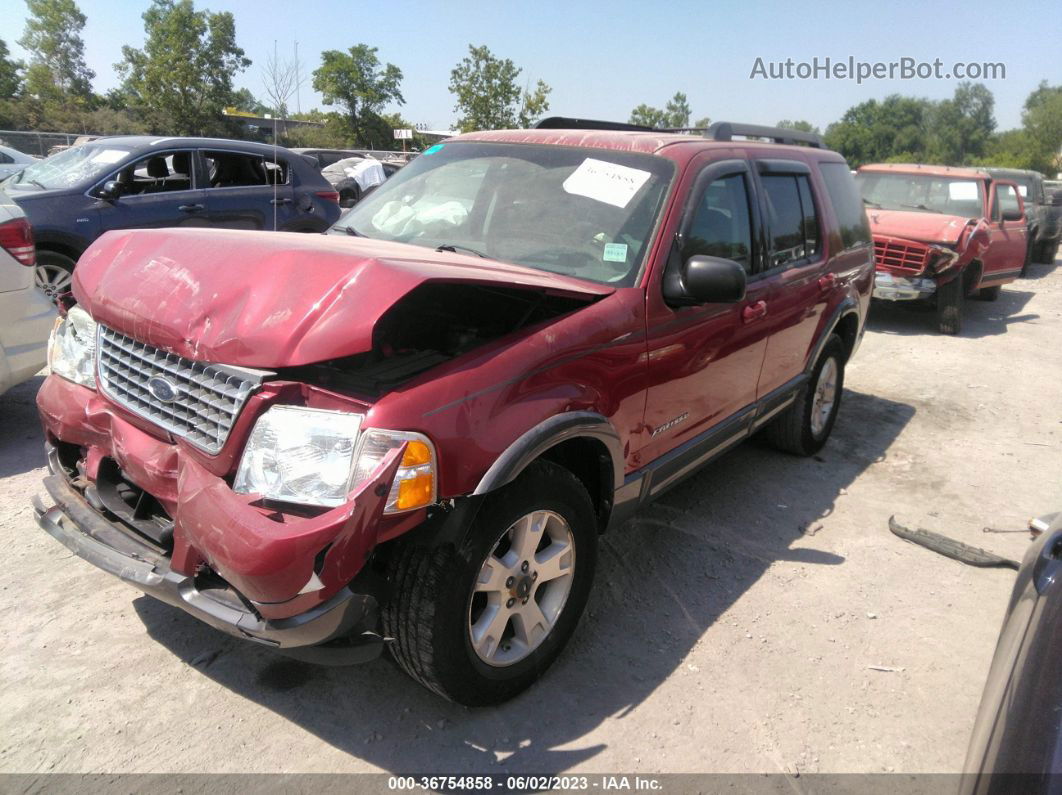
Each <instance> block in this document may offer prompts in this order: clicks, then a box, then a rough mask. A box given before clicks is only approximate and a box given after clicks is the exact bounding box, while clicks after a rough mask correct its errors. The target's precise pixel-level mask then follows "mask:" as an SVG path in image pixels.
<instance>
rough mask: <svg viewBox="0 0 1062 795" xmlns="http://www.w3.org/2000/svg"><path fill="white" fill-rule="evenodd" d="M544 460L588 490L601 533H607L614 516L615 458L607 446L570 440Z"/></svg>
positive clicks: (588, 440)
mask: <svg viewBox="0 0 1062 795" xmlns="http://www.w3.org/2000/svg"><path fill="white" fill-rule="evenodd" d="M542 458H543V459H545V460H547V461H552V462H553V463H554V464H558V465H560V466H562V467H564V468H565V469H567V470H568V471H569V472H571V473H572V474H573V475H575V477H577V478H578V479H579V480H580V482H581V483H582V484H583V486H585V487H586V491H587V493H588V494H589V495H590V501H591V502H592V503H593V504H594V513H595V514H597V522H598V530H599V531H604V529H605V527H606V526H607V524H608V517H609V514H610V513H611V512H612V498H613V491H614V489H613V480H612V478H613V474H614V473H613V472H612V457H611V456H610V455H609V452H608V448H607V447H605V445H604V443H603V442H600V441H598V440H597V439H591V438H589V437H586V436H577V437H575V438H574V439H567V440H565V441H563V442H561V443H560V444H558V445H555V446H553V447H551V448H549V449H548V450H547V451H546V452H544V453H543V454H542Z"/></svg>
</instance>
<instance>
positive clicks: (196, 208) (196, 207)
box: [177, 204, 204, 213]
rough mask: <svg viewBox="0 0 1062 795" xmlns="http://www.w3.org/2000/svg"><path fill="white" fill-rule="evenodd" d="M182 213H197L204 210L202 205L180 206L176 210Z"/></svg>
mask: <svg viewBox="0 0 1062 795" xmlns="http://www.w3.org/2000/svg"><path fill="white" fill-rule="evenodd" d="M177 209H178V210H180V211H181V212H182V213H197V212H199V211H200V210H202V209H204V207H203V205H202V204H182V205H181V206H179V207H178V208H177Z"/></svg>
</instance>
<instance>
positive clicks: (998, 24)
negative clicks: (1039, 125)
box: [0, 0, 1062, 129]
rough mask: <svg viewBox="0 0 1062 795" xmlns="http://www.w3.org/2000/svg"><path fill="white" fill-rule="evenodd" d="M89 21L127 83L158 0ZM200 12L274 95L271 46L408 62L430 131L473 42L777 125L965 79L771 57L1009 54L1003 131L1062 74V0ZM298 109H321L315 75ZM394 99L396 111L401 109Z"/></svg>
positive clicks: (604, 101) (464, 0) (91, 52)
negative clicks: (853, 70) (813, 75)
mask: <svg viewBox="0 0 1062 795" xmlns="http://www.w3.org/2000/svg"><path fill="white" fill-rule="evenodd" d="M77 1H78V4H79V5H80V7H81V10H82V11H83V12H84V13H85V15H86V16H87V17H88V23H87V25H86V26H85V31H84V37H85V46H86V55H87V60H88V64H89V66H90V67H91V68H92V69H94V70H95V71H96V73H97V77H96V81H95V88H96V90H97V91H101V92H102V91H106V90H107V89H108V88H111V87H113V86H114V85H116V83H117V82H118V81H117V77H116V76H115V74H114V68H113V65H114V63H115V62H116V61H118V60H120V58H121V47H122V45H123V44H131V45H133V46H137V47H139V46H141V45H142V43H143V39H144V30H143V22H142V20H141V18H140V15H141V14H142V13H143V10H144V9H145V8H146V7H147V6H148V2H147V0H121V2H119V1H118V0H77ZM196 5H197V7H198V8H210V9H211V10H214V11H231V12H232V13H233V14H234V16H235V18H236V35H237V39H238V41H239V44H240V46H241V47H243V48H244V50H245V51H246V54H247V56H248V57H249V58H251V59H252V60H253V61H255V63H254V64H253V65H252V66H251V67H250V68H249V69H248V70H247V71H246V72H244V73H243V74H241V75H240V76H239V77H238V79H237V85H238V86H242V87H246V88H249V89H250V90H251V91H252V92H253V93H254V94H255V95H256V96H260V97H264V91H263V89H262V77H261V65H262V64H263V63H264V61H265V58H266V56H267V54H268V53H269V51H270V50H271V49H272V47H273V41H274V40H276V41H277V46H278V48H279V49H280V50H281V52H282V53H284V52H287V53H290V52H291V51H292V49H293V46H294V42H295V40H298V42H299V54H300V60H301V61H302V63H303V64H304V65H305V67H306V70H307V72H311V71H312V70H313V69H315V68H316V67H317V66H318V65H319V64H320V53H321V51H322V50H326V49H345V48H347V47H349V46H351V45H353V44H358V43H366V44H370V45H372V46H375V47H378V48H379V57H380V59H381V60H382V61H385V62H391V63H394V64H396V65H397V66H399V67H400V68H401V69H402V71H403V73H404V75H405V79H404V81H403V83H402V92H403V94H404V95H405V99H406V104H405V106H403V107H401V108H398V110H400V111H401V113H402V115H403V116H404V117H405V118H407V119H409V120H410V121H411V122H421V123H425V124H427V125H428V126H429V127H431V128H440V127H447V126H449V125H450V124H451V123H452V121H453V120H454V118H455V114H454V111H453V97H452V95H451V94H450V93H449V91H448V85H449V78H450V70H451V69H452V68H453V67H454V65H455V64H457V62H458V61H460V60H461V58H462V57H464V55H465V54H467V48H468V45H469V44H470V43H472V44H477V45H479V44H486V45H487V46H488V47H490V48H491V50H492V51H493V52H494V54H495V55H498V56H502V57H506V58H511V59H512V60H513V62H514V63H515V64H516V65H517V66H519V67H522V68H523V73H522V74H521V79H528V80H530V81H531V82H532V84H533V83H534V81H535V80H538V79H542V80H545V81H546V82H547V83H548V84H549V85H550V86H552V87H553V93H552V95H551V97H550V103H551V108H550V113H551V114H557V115H570V116H583V117H587V118H602V119H617V120H626V118H627V116H628V115H629V113H630V111H631V109H632V108H634V107H635V106H636V105H638V104H639V103H642V102H645V103H648V104H650V105H654V106H657V107H662V106H663V105H664V103H665V102H666V101H667V99H668V98H669V97H671V95H672V94H674V93H675V91H684V92H685V93H686V94H687V96H688V97H689V103H690V105H691V107H692V110H693V117H694V118H695V119H696V118H698V117H701V116H710V117H711V118H712V119H713V120H720V119H726V120H732V121H745V122H754V123H761V124H773V123H775V122H777V121H778V120H780V119H807V120H808V121H810V122H812V123H813V124H816V125H818V126H820V127H823V128H825V126H826V125H827V124H828V123H830V122H831V121H834V120H836V119H837V118H838V117H839V116H840V115H841V114H842V113H843V112H844V111H845V110H846V109H847V108H848V107H850V106H851V105H853V104H856V103H858V102H862V101H864V100H867V99H870V98H872V97H873V98H879V99H880V98H881V97H884V96H886V95H888V94H891V93H896V92H899V93H903V94H909V95H914V96H925V97H930V98H932V99H942V98H944V97H948V96H950V95H951V94H952V92H953V91H954V88H955V84H956V82H957V81H956V80H954V79H950V80H949V79H929V80H907V81H903V80H899V79H894V80H887V79H886V80H871V81H868V82H864V83H863V84H862V85H859V84H857V83H856V82H855V81H854V80H851V81H850V80H836V79H831V80H799V79H793V80H771V81H767V80H762V79H750V78H749V75H750V72H751V71H752V68H753V65H754V63H755V61H756V58H757V57H761V58H763V59H764V61H784V60H785V59H786V58H792V59H794V61H798V62H799V61H811V59H812V58H814V57H816V56H818V57H819V59H820V61H821V60H822V59H824V58H826V57H830V58H832V59H833V60H834V61H837V60H847V58H848V57H849V56H854V57H855V59H856V60H861V61H868V62H872V61H885V62H888V61H897V60H899V59H900V58H903V57H910V58H914V59H916V60H918V61H932V60H933V59H935V58H939V59H941V60H942V61H943V62H944V68H945V70H948V69H950V68H951V65H952V64H953V63H954V62H957V61H963V62H982V61H990V62H1003V63H1005V64H1006V78H1005V79H993V80H985V81H984V82H985V84H986V85H987V86H988V87H989V88H990V89H991V90H992V92H993V93H994V94H995V98H996V120H997V122H998V125H999V128H1000V129H1007V128H1010V127H1015V126H1018V125H1019V124H1020V122H1021V106H1022V103H1023V102H1024V101H1025V97H1026V96H1027V95H1028V94H1029V92H1030V91H1032V90H1033V89H1034V88H1035V87H1036V85H1037V84H1038V83H1039V82H1040V81H1041V80H1045V79H1046V80H1048V81H1049V82H1051V83H1053V84H1059V83H1062V59H1060V58H1059V57H1058V56H1059V53H1060V52H1062V6H1060V4H1059V2H1058V0H1032V1H1031V2H1021V3H1015V2H1005V1H1000V0H963V1H962V2H956V1H955V0H947V1H946V2H939V3H934V4H932V5H927V4H924V3H919V2H910V1H909V0H899V1H897V0H892V2H877V3H860V2H856V0H850V1H849V2H833V1H832V0H831V2H826V3H820V4H816V3H812V2H799V0H788V1H787V2H765V1H761V2H758V1H756V0H753V1H752V2H731V3H717V2H696V1H695V0H678V1H676V2H672V3H655V4H654V3H647V2H643V3H634V2H625V1H624V0H612V1H611V2H600V1H599V0H594V1H593V2H589V1H587V0H582V1H580V0H566V1H564V0H540V1H539V2H537V3H533V4H532V3H526V2H521V3H516V2H508V1H507V0H494V2H469V1H468V0H445V1H444V2H431V3H428V2H424V3H412V2H401V1H400V0H392V2H386V3H385V2H375V3H357V2H349V1H348V2H343V1H342V0H302V1H301V2H293V0H197V2H196ZM25 17H26V7H25V4H24V2H23V1H22V0H0V38H3V39H4V40H5V41H7V43H8V45H9V47H11V49H12V51H13V53H14V54H15V56H16V57H24V53H22V51H21V49H20V48H19V47H18V46H17V45H16V44H15V43H14V42H15V40H16V39H18V38H19V37H20V36H21V35H22V30H23V26H24V23H25ZM301 100H302V103H301V104H302V109H303V110H307V109H309V108H310V107H314V106H319V105H320V98H319V97H318V96H316V95H315V94H314V93H313V91H312V88H311V87H310V80H309V79H307V81H306V83H305V85H304V88H303V91H302V95H301ZM393 109H394V108H392V109H391V110H393Z"/></svg>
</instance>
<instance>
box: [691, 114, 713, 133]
mask: <svg viewBox="0 0 1062 795" xmlns="http://www.w3.org/2000/svg"><path fill="white" fill-rule="evenodd" d="M692 126H693V127H695V128H696V129H698V130H707V129H708V128H709V127H711V126H712V120H711V118H710V117H708V116H701V117H700V118H699V119H697V121H695V122H694V123H693V125H692Z"/></svg>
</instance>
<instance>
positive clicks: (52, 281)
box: [34, 249, 75, 303]
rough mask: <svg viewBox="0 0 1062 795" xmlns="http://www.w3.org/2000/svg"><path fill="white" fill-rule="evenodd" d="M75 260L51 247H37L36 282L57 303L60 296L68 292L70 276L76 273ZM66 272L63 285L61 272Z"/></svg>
mask: <svg viewBox="0 0 1062 795" xmlns="http://www.w3.org/2000/svg"><path fill="white" fill-rule="evenodd" d="M74 264H75V263H74V260H72V259H71V258H70V257H68V256H66V254H60V253H59V252H58V251H51V250H50V249H37V264H36V266H35V268H34V282H35V283H36V285H37V287H38V289H40V290H41V292H43V293H44V294H45V295H47V296H48V297H49V298H50V299H51V301H52V303H57V302H58V298H59V296H60V295H62V294H63V293H65V292H68V291H69V289H70V287H69V282H70V276H71V275H72V274H73V273H74ZM63 273H65V274H66V279H65V282H66V284H65V286H63V285H62V280H61V274H63Z"/></svg>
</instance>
